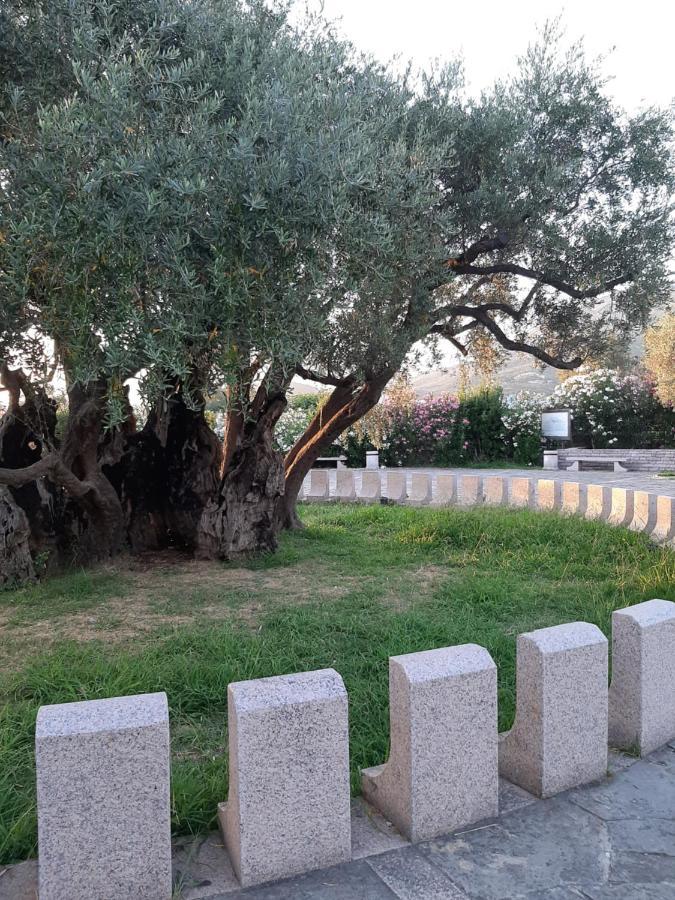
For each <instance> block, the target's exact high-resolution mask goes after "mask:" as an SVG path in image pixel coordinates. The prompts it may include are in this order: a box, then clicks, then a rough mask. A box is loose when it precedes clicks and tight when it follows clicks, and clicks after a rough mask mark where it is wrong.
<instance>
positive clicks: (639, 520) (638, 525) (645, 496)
mask: <svg viewBox="0 0 675 900" xmlns="http://www.w3.org/2000/svg"><path fill="white" fill-rule="evenodd" d="M655 525H656V494H650V493H649V492H648V491H633V519H632V521H631V523H630V525H629V526H628V527H629V528H630V529H631V531H642V532H644V534H651V533H652V531H653V530H654V526H655Z"/></svg>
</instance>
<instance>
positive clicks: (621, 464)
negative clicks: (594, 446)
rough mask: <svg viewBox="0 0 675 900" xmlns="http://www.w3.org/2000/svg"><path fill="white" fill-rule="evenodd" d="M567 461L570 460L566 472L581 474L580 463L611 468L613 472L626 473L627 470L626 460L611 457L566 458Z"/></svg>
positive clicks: (580, 456)
mask: <svg viewBox="0 0 675 900" xmlns="http://www.w3.org/2000/svg"><path fill="white" fill-rule="evenodd" d="M567 459H568V460H571V463H570V465H569V466H568V467H567V468H568V470H571V471H572V472H581V471H582V463H599V464H600V465H604V466H611V467H612V470H613V471H614V472H627V471H628V468H627V466H626V463H627V460H626V459H625V458H624V459H616V458H615V457H613V456H582V455H579V456H568V457H567Z"/></svg>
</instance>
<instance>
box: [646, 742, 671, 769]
mask: <svg viewBox="0 0 675 900" xmlns="http://www.w3.org/2000/svg"><path fill="white" fill-rule="evenodd" d="M644 761H645V762H648V763H652V765H655V766H663V767H664V768H665V769H669V770H670V771H671V772H672V773H673V774H674V775H675V749H674V748H673V747H671V746H670V745H667V746H665V747H662V748H661V749H660V750H656V751H655V752H654V753H651V754H650V755H649V756H648V757H647V758H646V759H645V760H644Z"/></svg>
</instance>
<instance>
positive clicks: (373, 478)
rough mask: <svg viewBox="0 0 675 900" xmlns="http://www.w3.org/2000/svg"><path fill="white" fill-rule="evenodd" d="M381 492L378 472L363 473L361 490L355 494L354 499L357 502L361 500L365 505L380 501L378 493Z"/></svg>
mask: <svg viewBox="0 0 675 900" xmlns="http://www.w3.org/2000/svg"><path fill="white" fill-rule="evenodd" d="M381 490H382V479H381V476H380V473H379V471H377V472H368V471H367V470H366V471H365V472H362V473H361V490H359V491H357V492H356V497H357V499H358V500H363V501H365V502H366V503H373V502H376V501H377V500H379V499H380V492H381Z"/></svg>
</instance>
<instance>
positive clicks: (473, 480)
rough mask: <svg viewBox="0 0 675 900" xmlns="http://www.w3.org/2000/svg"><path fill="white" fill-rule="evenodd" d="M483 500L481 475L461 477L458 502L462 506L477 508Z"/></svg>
mask: <svg viewBox="0 0 675 900" xmlns="http://www.w3.org/2000/svg"><path fill="white" fill-rule="evenodd" d="M482 499H483V478H482V476H481V475H460V476H459V485H458V488H457V501H458V503H459V505H460V506H476V505H477V504H479V503H481V501H482Z"/></svg>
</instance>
